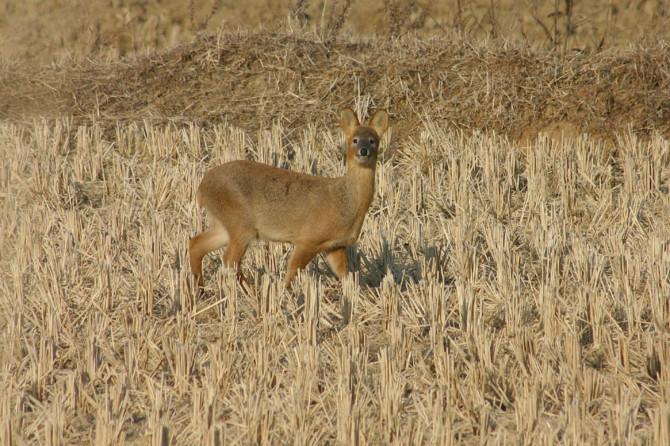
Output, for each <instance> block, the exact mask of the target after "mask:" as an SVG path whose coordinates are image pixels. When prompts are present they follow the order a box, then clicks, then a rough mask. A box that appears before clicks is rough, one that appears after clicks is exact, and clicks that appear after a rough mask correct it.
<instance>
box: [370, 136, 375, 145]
mask: <svg viewBox="0 0 670 446" xmlns="http://www.w3.org/2000/svg"><path fill="white" fill-rule="evenodd" d="M370 144H372V145H373V146H374V145H375V140H374V138H370Z"/></svg>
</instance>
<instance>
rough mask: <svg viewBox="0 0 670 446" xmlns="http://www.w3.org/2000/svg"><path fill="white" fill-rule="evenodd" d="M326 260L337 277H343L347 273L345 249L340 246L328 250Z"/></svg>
mask: <svg viewBox="0 0 670 446" xmlns="http://www.w3.org/2000/svg"><path fill="white" fill-rule="evenodd" d="M326 260H328V264H329V265H330V267H331V268H332V269H333V271H334V272H335V274H337V277H339V278H340V279H344V276H346V275H347V249H346V248H344V247H342V248H337V249H333V250H332V251H328V253H327V254H326Z"/></svg>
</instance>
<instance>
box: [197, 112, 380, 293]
mask: <svg viewBox="0 0 670 446" xmlns="http://www.w3.org/2000/svg"><path fill="white" fill-rule="evenodd" d="M340 126H341V127H342V130H343V131H344V133H345V134H346V136H347V172H346V173H345V175H344V176H342V177H339V178H324V177H319V176H314V175H307V174H304V173H299V172H293V171H289V170H285V169H280V168H277V167H273V166H269V165H267V164H261V163H256V162H253V161H231V162H229V163H226V164H222V165H220V166H217V167H214V168H212V169H211V170H209V171H208V172H207V173H206V174H205V177H204V178H203V180H202V182H201V183H200V187H199V188H198V192H197V199H198V202H199V203H200V204H201V205H202V206H204V207H205V209H207V211H208V213H209V215H210V217H211V220H212V226H211V228H210V229H209V230H207V231H206V232H203V233H202V234H200V235H197V236H195V237H193V238H192V239H191V240H190V243H189V256H190V263H191V271H192V273H193V275H195V276H196V277H197V279H198V283H199V285H200V286H202V285H203V278H202V258H203V257H204V256H205V255H206V254H207V253H209V252H211V251H214V250H216V249H219V248H222V247H224V246H226V245H227V247H226V251H225V253H224V256H223V262H224V264H225V265H226V266H229V267H232V266H236V268H237V275H238V278H239V280H240V282H241V283H243V284H246V283H247V282H246V278H245V277H244V275H243V274H242V270H241V267H240V264H241V262H242V257H243V256H244V253H245V251H246V249H247V246H248V245H249V242H251V241H252V240H254V239H262V240H271V241H278V242H289V243H293V244H294V245H295V251H294V252H293V255H292V256H291V259H290V260H289V265H288V272H287V274H286V279H285V285H286V287H288V286H289V284H290V282H291V279H293V277H295V275H296V274H297V272H298V270H300V269H303V268H304V267H305V266H306V265H307V264H308V263H309V261H310V260H312V259H313V258H314V256H316V255H317V254H318V253H320V252H326V253H327V259H328V263H329V264H330V266H331V267H332V268H333V270H334V271H335V273H336V274H337V275H338V276H339V277H340V278H342V277H344V276H345V275H346V274H347V256H346V252H345V247H346V246H349V245H352V244H354V243H355V242H356V240H358V236H359V234H360V232H361V227H362V226H363V220H364V219H365V214H366V213H367V210H368V208H369V207H370V203H371V202H372V197H373V195H374V188H375V168H376V164H377V154H378V151H379V138H380V136H381V135H382V134H383V133H384V132H385V131H386V129H387V128H388V114H387V113H386V111H384V110H379V111H377V112H376V113H375V114H374V115H373V116H372V118H370V121H369V123H368V125H367V126H363V125H361V124H360V123H359V121H358V118H357V117H356V114H355V113H354V112H353V111H352V110H350V109H345V110H343V111H342V113H341V120H340ZM366 150H367V152H368V153H367V154H366V153H365V151H366ZM361 151H363V152H361Z"/></svg>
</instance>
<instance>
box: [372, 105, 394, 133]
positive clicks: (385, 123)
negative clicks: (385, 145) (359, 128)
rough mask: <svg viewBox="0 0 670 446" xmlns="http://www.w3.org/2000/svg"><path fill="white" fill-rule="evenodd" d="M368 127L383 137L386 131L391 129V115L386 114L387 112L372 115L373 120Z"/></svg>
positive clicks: (382, 111) (381, 111)
mask: <svg viewBox="0 0 670 446" xmlns="http://www.w3.org/2000/svg"><path fill="white" fill-rule="evenodd" d="M368 126H369V127H371V128H372V130H374V131H375V132H377V135H378V136H382V135H383V134H384V132H385V131H386V129H388V128H389V114H388V113H386V110H377V111H376V112H375V114H374V115H372V118H370V122H369V123H368Z"/></svg>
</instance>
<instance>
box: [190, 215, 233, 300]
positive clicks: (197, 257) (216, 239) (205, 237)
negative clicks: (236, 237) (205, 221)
mask: <svg viewBox="0 0 670 446" xmlns="http://www.w3.org/2000/svg"><path fill="white" fill-rule="evenodd" d="M229 240H230V236H229V235H228V231H226V228H224V227H223V225H222V224H221V222H219V221H218V220H215V219H212V227H211V228H210V229H209V230H207V231H205V232H203V233H202V234H199V235H196V236H195V237H193V238H192V239H191V240H190V241H189V243H188V254H189V262H190V263H191V273H193V275H194V276H195V277H196V279H197V281H198V285H199V287H200V288H202V287H203V286H204V280H203V278H202V258H203V257H205V255H207V254H208V253H210V252H212V251H215V250H217V249H221V248H223V247H224V246H225V245H226V243H228V241H229Z"/></svg>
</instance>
